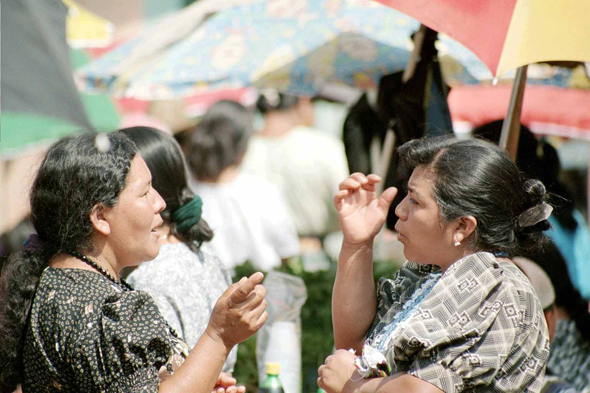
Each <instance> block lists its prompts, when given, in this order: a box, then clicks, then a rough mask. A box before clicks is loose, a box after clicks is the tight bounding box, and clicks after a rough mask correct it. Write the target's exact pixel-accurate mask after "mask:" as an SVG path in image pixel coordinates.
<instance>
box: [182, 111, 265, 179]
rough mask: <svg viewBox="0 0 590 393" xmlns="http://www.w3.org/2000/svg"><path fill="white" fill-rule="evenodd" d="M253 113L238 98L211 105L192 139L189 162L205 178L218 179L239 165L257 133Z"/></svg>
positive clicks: (192, 169)
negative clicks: (254, 133)
mask: <svg viewBox="0 0 590 393" xmlns="http://www.w3.org/2000/svg"><path fill="white" fill-rule="evenodd" d="M253 131H254V130H253V124H252V115H251V113H250V112H249V111H248V110H247V109H246V108H244V106H242V105H240V104H239V103H237V102H234V101H227V100H223V101H219V102H217V103H215V104H213V105H212V106H211V108H209V110H208V111H207V113H205V115H203V118H202V119H201V122H200V123H199V124H198V125H197V126H196V128H195V130H194V132H193V133H192V135H191V136H190V140H189V143H188V154H187V158H188V164H189V167H190V169H191V172H192V174H193V175H194V176H195V177H196V178H197V179H198V180H201V181H216V180H217V179H218V178H219V175H221V173H222V172H223V170H224V169H226V168H227V167H229V166H232V165H239V164H240V162H241V160H242V158H243V157H244V154H245V152H246V148H247V146H248V140H249V139H250V136H251V135H252V133H253Z"/></svg>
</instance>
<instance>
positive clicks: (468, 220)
mask: <svg viewBox="0 0 590 393" xmlns="http://www.w3.org/2000/svg"><path fill="white" fill-rule="evenodd" d="M475 228H477V219H476V218H475V217H473V216H463V217H459V218H458V219H457V221H456V226H455V230H454V232H453V241H458V242H459V243H461V242H463V240H465V239H467V238H468V237H469V236H471V234H472V233H473V232H475Z"/></svg>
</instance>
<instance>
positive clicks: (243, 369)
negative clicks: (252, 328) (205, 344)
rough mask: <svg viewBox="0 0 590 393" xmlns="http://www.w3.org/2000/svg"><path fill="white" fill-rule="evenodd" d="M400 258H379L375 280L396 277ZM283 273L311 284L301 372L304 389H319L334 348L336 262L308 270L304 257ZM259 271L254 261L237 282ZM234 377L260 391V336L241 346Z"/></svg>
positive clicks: (242, 268) (303, 314)
mask: <svg viewBox="0 0 590 393" xmlns="http://www.w3.org/2000/svg"><path fill="white" fill-rule="evenodd" d="M398 266H399V263H398V262H397V261H376V262H375V264H374V268H373V273H374V277H375V282H377V280H379V278H380V277H388V278H393V276H394V275H395V272H396V271H397V270H398ZM277 270H279V271H281V272H283V273H287V274H292V275H295V276H298V277H301V278H302V279H303V281H304V282H305V285H306V287H307V301H306V302H305V304H304V305H303V307H302V309H301V331H302V337H301V375H302V385H301V386H302V392H313V393H315V392H316V391H317V388H318V387H317V384H316V380H317V377H318V376H317V369H318V367H319V366H321V365H322V364H323V363H324V360H325V359H326V357H328V356H329V355H330V354H331V353H332V351H333V349H334V336H333V332H332V286H333V285H334V279H335V277H336V264H335V263H333V264H332V268H331V269H329V270H318V271H314V272H308V271H304V270H303V268H302V263H301V259H300V258H292V259H290V260H289V262H288V263H287V264H286V265H285V266H283V267H282V268H281V269H277ZM255 271H256V269H254V267H253V266H252V264H251V263H250V262H246V263H245V264H243V265H240V266H237V267H236V268H235V274H234V277H233V280H234V282H236V281H239V279H240V278H241V277H244V276H249V275H251V274H253V273H254V272H255ZM234 377H235V378H236V379H237V380H238V383H239V384H240V385H244V386H246V391H248V392H252V393H255V392H257V391H258V372H257V365H256V335H254V336H252V337H251V338H250V339H248V340H246V341H245V342H243V343H242V344H240V345H239V347H238V361H237V363H236V366H235V370H234Z"/></svg>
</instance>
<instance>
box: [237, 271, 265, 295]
mask: <svg viewBox="0 0 590 393" xmlns="http://www.w3.org/2000/svg"><path fill="white" fill-rule="evenodd" d="M263 279H264V274H262V273H260V272H256V273H254V274H252V275H251V276H250V277H249V278H248V279H247V280H246V281H244V282H243V283H241V284H239V285H238V287H237V288H236V290H235V291H234V293H232V295H231V297H230V300H231V301H232V302H233V303H241V302H243V301H244V300H246V298H247V297H248V295H249V294H250V292H252V290H254V287H256V285H258V284H260V283H261V282H262V280H263Z"/></svg>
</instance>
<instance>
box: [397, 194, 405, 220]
mask: <svg viewBox="0 0 590 393" xmlns="http://www.w3.org/2000/svg"><path fill="white" fill-rule="evenodd" d="M407 199H408V197H407V196H406V197H405V198H404V199H403V200H402V201H401V202H400V203H398V205H397V206H396V207H395V215H396V216H398V217H399V218H400V219H401V220H403V221H405V220H406V218H408V213H407V211H406V200H407Z"/></svg>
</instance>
